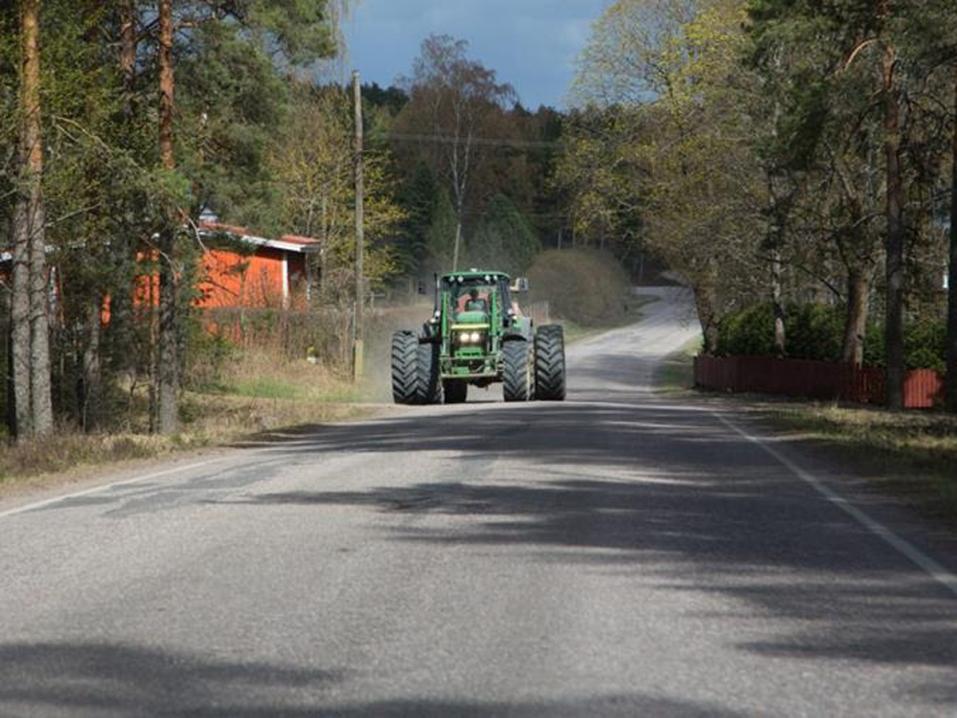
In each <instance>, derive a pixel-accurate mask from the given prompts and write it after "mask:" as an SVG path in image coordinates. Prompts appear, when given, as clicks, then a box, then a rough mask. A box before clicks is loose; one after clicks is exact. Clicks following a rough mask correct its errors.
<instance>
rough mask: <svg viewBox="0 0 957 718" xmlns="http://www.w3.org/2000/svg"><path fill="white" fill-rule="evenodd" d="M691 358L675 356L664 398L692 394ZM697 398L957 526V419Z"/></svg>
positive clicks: (771, 400)
mask: <svg viewBox="0 0 957 718" xmlns="http://www.w3.org/2000/svg"><path fill="white" fill-rule="evenodd" d="M686 349H687V348H686ZM692 357H693V354H692V353H690V352H688V351H686V350H682V351H679V352H677V353H675V354H673V355H671V356H670V357H668V359H667V360H666V361H665V363H664V365H663V367H662V369H661V370H660V371H659V372H658V374H657V375H656V382H657V383H658V385H659V388H660V389H661V390H662V391H663V392H664V393H672V394H674V393H678V392H681V391H686V392H688V393H689V395H690V393H691V389H690V387H691V385H692V383H693V372H692ZM695 396H696V398H697V399H699V400H702V401H706V402H710V403H714V404H721V405H728V404H731V405H733V406H734V409H735V411H737V412H739V413H741V414H742V415H747V416H750V417H752V418H754V419H757V420H759V421H762V422H763V423H764V424H765V425H767V426H768V427H770V429H771V430H772V431H774V432H776V433H777V434H778V435H780V436H782V437H783V438H785V439H788V440H790V441H791V442H793V443H799V444H802V445H806V446H808V447H809V448H810V449H811V450H812V451H814V452H815V453H817V454H819V455H823V456H826V457H827V458H828V459H829V460H830V461H831V462H832V463H833V464H834V465H835V466H839V467H846V468H847V470H848V472H850V473H853V474H855V475H857V476H861V477H863V478H866V479H867V480H868V481H869V483H870V484H871V485H872V486H874V487H875V488H877V489H878V490H880V491H883V492H886V493H888V494H892V495H894V496H896V497H898V498H900V499H902V500H903V501H904V502H905V503H908V504H909V505H911V506H913V507H914V508H916V509H917V510H918V511H919V512H920V513H922V514H923V515H925V516H929V517H933V518H935V519H938V520H941V521H943V522H944V523H946V524H948V525H949V526H953V527H957V416H952V415H948V414H943V413H940V412H931V411H908V412H891V411H887V410H884V409H881V408H877V407H861V406H848V405H840V404H837V403H822V402H814V401H806V402H802V401H796V400H782V399H779V398H775V397H763V396H754V395H741V394H736V395H729V394H712V393H708V394H697V395H695Z"/></svg>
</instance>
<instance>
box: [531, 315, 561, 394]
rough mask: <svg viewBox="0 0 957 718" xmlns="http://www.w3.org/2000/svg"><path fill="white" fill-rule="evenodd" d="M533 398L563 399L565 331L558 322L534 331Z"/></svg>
mask: <svg viewBox="0 0 957 718" xmlns="http://www.w3.org/2000/svg"><path fill="white" fill-rule="evenodd" d="M535 398H536V399H541V400H544V401H562V400H564V399H565V333H564V331H563V330H562V327H561V325H559V324H549V325H546V326H544V327H539V328H538V330H537V331H536V332H535Z"/></svg>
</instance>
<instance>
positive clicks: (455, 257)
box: [452, 207, 462, 272]
mask: <svg viewBox="0 0 957 718" xmlns="http://www.w3.org/2000/svg"><path fill="white" fill-rule="evenodd" d="M461 246H462V209H461V207H460V208H459V211H458V213H457V215H456V218H455V244H454V245H453V246H452V271H453V272H456V271H458V268H459V252H460V247H461Z"/></svg>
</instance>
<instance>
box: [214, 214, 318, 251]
mask: <svg viewBox="0 0 957 718" xmlns="http://www.w3.org/2000/svg"><path fill="white" fill-rule="evenodd" d="M199 231H200V234H207V235H211V234H229V235H232V236H234V237H237V238H239V239H240V240H241V241H243V242H248V243H249V244H254V245H256V246H257V247H267V248H269V249H279V250H282V251H284V252H295V253H297V254H315V253H317V252H320V251H322V242H320V241H319V240H318V239H315V238H313V237H302V236H299V235H297V234H284V235H282V236H281V237H279V238H278V239H269V238H268V237H260V236H258V235H255V234H253V233H252V232H251V231H250V230H248V229H247V228H246V227H240V226H238V225H234V224H224V223H222V222H210V221H201V222H200V223H199Z"/></svg>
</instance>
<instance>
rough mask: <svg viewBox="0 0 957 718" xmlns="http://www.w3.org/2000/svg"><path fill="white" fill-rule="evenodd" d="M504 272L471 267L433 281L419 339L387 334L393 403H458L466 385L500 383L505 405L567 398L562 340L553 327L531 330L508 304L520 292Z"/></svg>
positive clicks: (518, 285) (527, 320) (558, 329)
mask: <svg viewBox="0 0 957 718" xmlns="http://www.w3.org/2000/svg"><path fill="white" fill-rule="evenodd" d="M527 289H528V282H527V281H526V280H524V279H520V280H518V281H517V282H516V286H515V287H512V286H511V284H510V279H509V277H508V275H507V274H504V273H502V272H484V271H478V270H475V269H472V270H469V271H467V272H452V273H451V274H444V275H442V276H441V277H436V283H435V311H434V313H433V314H432V317H431V318H430V319H429V321H428V322H426V323H425V325H424V326H423V329H422V332H421V333H418V334H417V333H416V332H411V331H401V332H396V333H395V334H394V335H393V336H392V395H393V397H394V398H395V401H396V403H398V404H439V403H442V401H443V399H444V401H445V403H446V404H458V403H461V402H463V401H465V399H466V397H467V395H468V387H469V385H470V384H471V385H472V386H477V387H487V386H488V385H489V384H493V383H495V382H502V390H503V394H504V396H505V401H531V400H532V399H541V400H546V401H561V400H563V399H564V398H565V339H564V335H563V333H562V328H561V326H559V325H546V326H541V327H538V328H537V329H536V328H535V327H533V324H532V320H531V319H530V318H529V317H526V316H523V315H522V313H521V311H520V310H519V308H518V304H517V303H515V302H513V301H512V292H513V291H526V290H527Z"/></svg>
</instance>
